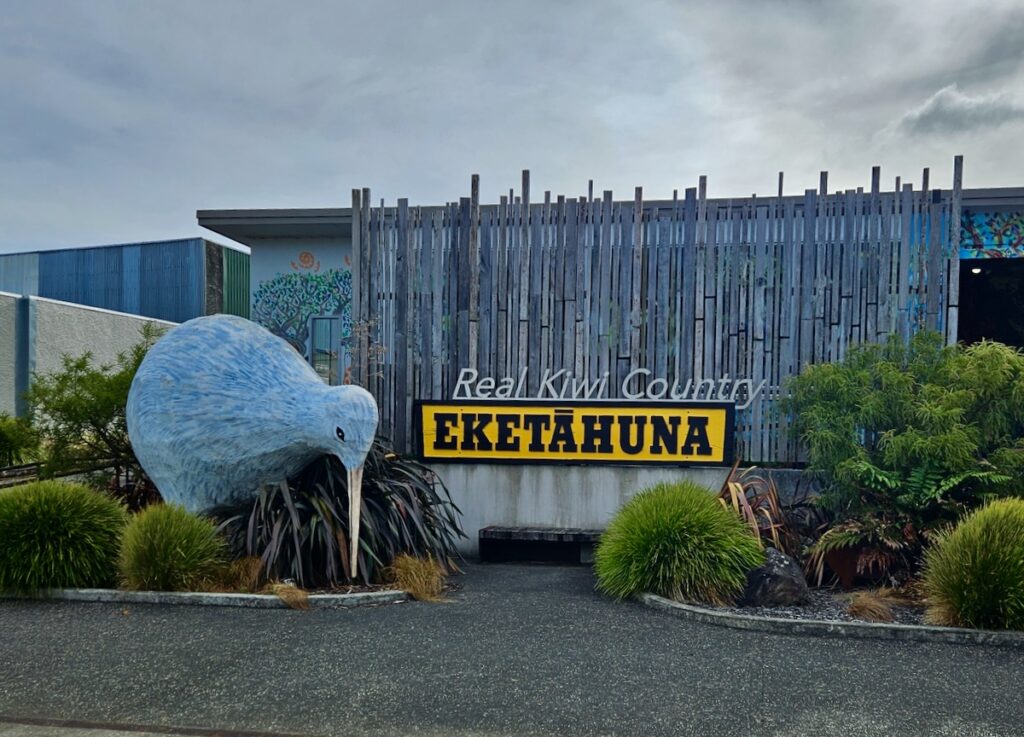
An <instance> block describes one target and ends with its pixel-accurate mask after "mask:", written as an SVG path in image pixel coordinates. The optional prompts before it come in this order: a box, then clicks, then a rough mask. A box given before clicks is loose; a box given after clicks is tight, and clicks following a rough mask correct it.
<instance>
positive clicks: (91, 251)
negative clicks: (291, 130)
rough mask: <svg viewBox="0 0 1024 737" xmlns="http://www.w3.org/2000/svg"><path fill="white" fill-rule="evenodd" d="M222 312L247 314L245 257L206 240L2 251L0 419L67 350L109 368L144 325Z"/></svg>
mask: <svg viewBox="0 0 1024 737" xmlns="http://www.w3.org/2000/svg"><path fill="white" fill-rule="evenodd" d="M219 312H226V313H229V314H234V315H240V316H242V317H248V316H249V254H247V253H245V252H243V251H242V250H240V249H238V248H233V247H228V246H222V245H220V244H218V243H214V242H212V241H208V240H205V239H203V238H181V239H177V240H166V241H152V242H146V243H121V244H116V245H110V246H90V247H85V248H66V249H59V250H54V251H34V252H29V253H10V254H0V346H2V347H3V348H2V350H0V413H4V414H22V413H23V412H24V411H25V405H24V400H23V394H24V392H25V391H26V390H27V389H28V387H29V383H30V382H31V380H32V375H33V374H34V373H40V374H46V373H50V372H52V371H54V370H57V369H59V368H60V366H61V360H62V357H63V356H64V355H65V354H67V355H72V356H79V355H81V354H83V353H86V352H90V353H92V355H93V357H94V359H95V360H96V361H97V362H98V363H100V364H104V363H110V362H112V361H114V360H115V359H116V358H117V355H118V353H120V352H122V351H125V350H127V349H128V348H130V347H131V346H132V345H134V344H135V343H137V342H138V340H139V338H140V330H141V328H142V326H143V325H144V324H146V323H150V322H151V323H156V324H159V325H162V326H165V327H171V326H173V325H175V324H176V323H180V322H184V321H185V320H190V319H192V318H194V317H199V316H201V315H210V314H215V313H219Z"/></svg>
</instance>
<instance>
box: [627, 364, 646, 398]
mask: <svg viewBox="0 0 1024 737" xmlns="http://www.w3.org/2000/svg"><path fill="white" fill-rule="evenodd" d="M650 375H651V371H650V369H633V370H632V371H630V372H629V373H628V374H626V378H625V379H623V380H622V396H623V397H625V398H626V399H643V397H644V393H643V392H642V391H639V392H631V391H630V390H629V382H630V381H632V379H633V377H634V376H638V377H639V376H650Z"/></svg>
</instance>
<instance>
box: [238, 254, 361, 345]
mask: <svg viewBox="0 0 1024 737" xmlns="http://www.w3.org/2000/svg"><path fill="white" fill-rule="evenodd" d="M300 258H301V257H300ZM313 266H314V264H313V263H311V264H310V267H309V270H307V271H298V270H296V271H292V272H290V273H287V274H278V275H277V276H275V277H274V278H273V279H268V280H266V281H262V282H260V284H259V286H258V287H257V288H256V292H255V293H254V294H253V297H252V319H253V320H254V321H255V322H258V323H259V324H260V325H263V326H264V327H265V328H267V329H268V330H270V332H272V333H274V334H275V335H278V336H280V337H282V338H284V339H285V340H287V341H288V342H289V343H291V344H292V345H293V346H294V347H295V350H297V351H298V352H299V353H300V354H302V355H303V356H305V355H307V352H308V351H307V347H308V344H309V328H310V318H312V317H316V316H318V315H337V316H338V317H340V318H341V336H342V337H341V344H342V345H346V344H347V342H348V340H349V338H350V336H351V335H352V272H351V271H350V270H348V269H325V270H323V271H320V270H319V267H320V262H318V261H317V262H315V269H313Z"/></svg>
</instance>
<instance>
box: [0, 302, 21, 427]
mask: <svg viewBox="0 0 1024 737" xmlns="http://www.w3.org/2000/svg"><path fill="white" fill-rule="evenodd" d="M17 331H18V295H16V294H5V293H3V292H0V414H8V415H13V414H14V413H15V411H16V409H17V408H16V406H15V389H14V386H15V383H16V381H17V367H18V355H17V351H16V350H15V345H16V344H17V340H18V333H17Z"/></svg>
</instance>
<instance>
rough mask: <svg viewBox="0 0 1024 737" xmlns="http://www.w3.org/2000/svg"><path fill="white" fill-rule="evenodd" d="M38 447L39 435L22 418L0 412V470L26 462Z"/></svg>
mask: <svg viewBox="0 0 1024 737" xmlns="http://www.w3.org/2000/svg"><path fill="white" fill-rule="evenodd" d="M38 447H39V435H38V434H37V433H36V431H35V428H33V427H32V425H31V423H30V422H29V421H28V420H26V419H25V418H22V417H11V416H10V415H8V414H4V413H3V412H0V468H3V467H5V466H13V465H15V464H17V463H24V462H26V461H27V460H28V459H29V457H31V456H32V455H33V454H34V453H35V451H36V449H37V448H38Z"/></svg>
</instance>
